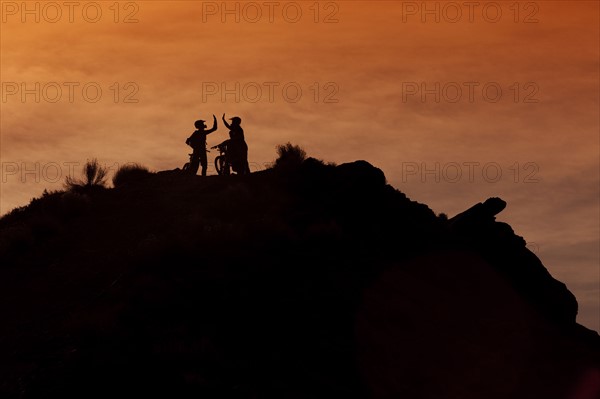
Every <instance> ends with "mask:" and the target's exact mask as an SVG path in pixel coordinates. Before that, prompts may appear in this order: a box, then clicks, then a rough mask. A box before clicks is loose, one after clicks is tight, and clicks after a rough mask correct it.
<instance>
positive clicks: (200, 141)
mask: <svg viewBox="0 0 600 399" xmlns="http://www.w3.org/2000/svg"><path fill="white" fill-rule="evenodd" d="M194 126H195V127H196V131H195V132H194V133H192V135H191V136H190V137H188V138H187V140H186V141H185V143H186V144H187V145H189V146H190V147H192V148H193V149H194V153H193V154H192V157H191V159H190V168H189V169H188V170H189V172H190V173H191V174H193V175H195V174H196V173H198V167H199V166H200V165H202V176H206V168H207V166H208V160H207V157H206V136H208V135H209V134H211V133H212V132H214V131H215V130H217V117H216V116H214V115H213V127H212V128H210V129H208V130H206V127H207V126H206V123H205V121H203V120H197V121H196V122H194Z"/></svg>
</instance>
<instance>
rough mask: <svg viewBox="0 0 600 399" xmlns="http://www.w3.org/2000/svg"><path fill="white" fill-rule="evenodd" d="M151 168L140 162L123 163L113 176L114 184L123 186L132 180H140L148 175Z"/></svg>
mask: <svg viewBox="0 0 600 399" xmlns="http://www.w3.org/2000/svg"><path fill="white" fill-rule="evenodd" d="M149 175H150V170H148V168H147V167H145V166H143V165H140V164H138V163H133V164H126V165H123V166H121V167H120V168H119V170H117V172H116V173H115V175H114V176H113V180H112V181H113V185H114V186H115V187H122V186H124V185H127V184H129V183H132V182H136V181H139V180H141V179H144V178H145V177H148V176H149Z"/></svg>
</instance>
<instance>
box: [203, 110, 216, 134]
mask: <svg viewBox="0 0 600 399" xmlns="http://www.w3.org/2000/svg"><path fill="white" fill-rule="evenodd" d="M215 130H217V117H216V116H215V115H214V114H213V127H211V128H210V129H208V130H206V131H205V132H204V133H206V134H211V133H212V132H214V131H215Z"/></svg>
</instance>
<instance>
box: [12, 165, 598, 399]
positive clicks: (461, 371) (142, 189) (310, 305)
mask: <svg viewBox="0 0 600 399" xmlns="http://www.w3.org/2000/svg"><path fill="white" fill-rule="evenodd" d="M505 205H506V204H505V203H504V201H502V200H500V199H489V200H487V201H485V202H484V203H481V204H477V205H475V206H474V207H472V208H470V209H469V210H467V211H466V212H464V213H462V214H460V215H457V216H456V217H454V218H452V219H450V220H444V219H442V218H439V217H436V215H435V214H434V213H433V212H432V211H431V210H430V209H429V208H428V207H427V206H426V205H424V204H419V203H417V202H414V201H411V200H410V199H408V198H407V197H406V196H405V195H404V194H403V193H401V192H400V191H398V190H396V189H394V188H393V187H391V186H389V185H387V184H386V180H385V176H384V174H383V172H382V171H381V170H379V169H377V168H375V167H373V166H372V165H370V164H368V163H367V162H365V161H357V162H353V163H349V164H343V165H339V166H333V165H326V164H324V163H322V162H320V161H318V160H315V159H312V158H309V159H307V160H306V161H304V163H302V164H301V165H297V166H294V167H293V168H292V167H290V168H287V169H285V171H277V170H268V171H264V172H259V173H254V174H251V175H249V176H228V177H218V176H214V177H208V178H201V177H196V176H188V175H184V174H182V173H179V172H178V171H168V172H161V173H157V174H152V175H150V176H147V177H146V178H145V179H143V180H142V181H140V182H139V184H136V183H135V182H133V183H132V182H129V183H128V184H127V185H123V186H122V187H119V188H116V189H108V190H95V191H93V192H82V193H78V194H76V195H74V194H72V193H60V192H59V193H53V194H47V195H45V196H44V197H42V198H39V199H36V200H34V201H33V202H32V203H31V204H30V205H29V206H28V207H25V208H22V209H20V210H17V211H15V212H13V213H11V214H9V215H7V216H5V217H3V218H2V219H0V231H1V232H2V235H1V236H0V256H1V258H2V266H1V267H0V292H1V293H2V294H1V300H0V317H1V318H2V321H3V323H2V324H1V326H0V359H1V360H0V375H1V376H2V381H1V384H0V394H1V395H2V397H11V396H13V397H26V398H28V397H32V398H33V397H35V398H37V397H63V398H66V397H77V398H81V397H86V398H93V397H107V396H110V397H121V396H129V397H133V396H137V397H139V396H143V395H148V396H153V397H154V396H156V395H162V396H165V397H207V398H213V397H214V398H216V397H227V398H231V397H238V398H257V397H259V398H267V397H273V398H289V397H294V398H321V397H322V398H337V397H344V398H365V397H378V398H388V397H390V398H391V397H407V398H422V399H430V398H431V399H433V398H436V399H438V398H461V399H471V398H472V399H475V398H477V399H479V398H507V397H510V398H527V399H529V398H544V399H553V398H556V399H559V398H564V397H566V395H567V394H569V392H572V391H573V390H574V389H577V385H578V384H579V383H580V380H581V378H583V377H582V376H589V375H591V376H594V375H595V374H594V373H595V371H594V370H600V360H599V359H600V357H599V353H600V352H599V348H598V336H597V334H595V333H594V332H592V331H589V330H586V329H585V328H583V327H581V326H579V325H578V324H576V322H575V315H576V312H577V308H576V307H577V303H576V301H575V299H574V297H573V296H572V294H571V293H570V292H569V291H568V290H567V289H566V287H565V286H564V285H563V284H562V283H560V282H558V281H556V280H555V279H553V278H552V276H550V274H549V273H548V272H547V270H546V269H545V268H544V266H543V265H542V264H541V262H540V261H539V259H538V258H537V257H536V256H535V255H534V254H533V253H531V252H530V251H528V250H527V249H526V248H525V245H524V240H523V239H522V238H521V237H519V236H517V235H516V234H515V233H514V232H513V231H512V229H511V228H510V226H508V225H506V224H504V223H501V222H497V221H495V216H496V215H497V214H498V213H499V212H500V211H501V210H502V209H503V208H504V206H505ZM72 210H73V211H72ZM585 378H588V377H585ZM590 378H593V377H590ZM586 381H587V380H586ZM592 384H593V382H592ZM598 386H599V387H600V383H599V384H598Z"/></svg>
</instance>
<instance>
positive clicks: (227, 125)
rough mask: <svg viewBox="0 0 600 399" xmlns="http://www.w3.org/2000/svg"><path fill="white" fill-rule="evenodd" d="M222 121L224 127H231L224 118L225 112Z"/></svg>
mask: <svg viewBox="0 0 600 399" xmlns="http://www.w3.org/2000/svg"><path fill="white" fill-rule="evenodd" d="M223 123H224V124H225V127H226V128H227V129H231V125H230V124H229V123H227V121H226V120H225V114H223Z"/></svg>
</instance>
